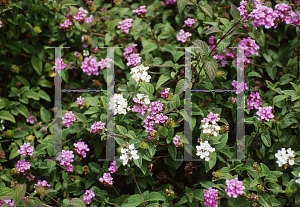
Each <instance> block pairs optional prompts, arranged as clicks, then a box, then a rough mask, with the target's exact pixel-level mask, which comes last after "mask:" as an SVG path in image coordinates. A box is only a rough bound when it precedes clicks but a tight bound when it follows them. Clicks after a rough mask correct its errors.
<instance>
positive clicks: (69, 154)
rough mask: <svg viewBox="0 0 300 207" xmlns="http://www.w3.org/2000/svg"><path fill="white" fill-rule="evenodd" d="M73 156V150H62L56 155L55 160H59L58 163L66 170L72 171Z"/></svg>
mask: <svg viewBox="0 0 300 207" xmlns="http://www.w3.org/2000/svg"><path fill="white" fill-rule="evenodd" d="M73 158H74V154H73V151H65V150H62V152H61V154H60V155H59V156H58V157H57V160H59V164H60V165H62V166H64V167H65V168H66V171H68V172H73V165H72V164H71V162H73V161H74V160H73Z"/></svg>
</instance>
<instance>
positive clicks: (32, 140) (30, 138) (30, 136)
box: [26, 135, 34, 142]
mask: <svg viewBox="0 0 300 207" xmlns="http://www.w3.org/2000/svg"><path fill="white" fill-rule="evenodd" d="M26 140H27V141H28V142H34V136H33V135H28V136H27V137H26Z"/></svg>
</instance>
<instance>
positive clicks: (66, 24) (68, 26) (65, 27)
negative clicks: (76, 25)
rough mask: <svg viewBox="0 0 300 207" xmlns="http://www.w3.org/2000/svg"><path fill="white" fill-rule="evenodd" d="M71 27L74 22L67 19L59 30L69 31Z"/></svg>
mask: <svg viewBox="0 0 300 207" xmlns="http://www.w3.org/2000/svg"><path fill="white" fill-rule="evenodd" d="M71 15H72V13H71ZM71 26H72V22H71V21H70V20H69V19H66V20H65V21H64V22H63V23H62V24H60V25H59V28H60V29H63V30H64V31H68V30H69V29H70V28H71Z"/></svg>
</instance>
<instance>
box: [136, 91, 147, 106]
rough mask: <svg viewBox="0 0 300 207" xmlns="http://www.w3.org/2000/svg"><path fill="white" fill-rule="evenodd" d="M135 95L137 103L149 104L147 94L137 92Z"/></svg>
mask: <svg viewBox="0 0 300 207" xmlns="http://www.w3.org/2000/svg"><path fill="white" fill-rule="evenodd" d="M136 97H137V99H138V103H142V104H150V99H149V96H148V95H145V94H141V93H138V94H136Z"/></svg>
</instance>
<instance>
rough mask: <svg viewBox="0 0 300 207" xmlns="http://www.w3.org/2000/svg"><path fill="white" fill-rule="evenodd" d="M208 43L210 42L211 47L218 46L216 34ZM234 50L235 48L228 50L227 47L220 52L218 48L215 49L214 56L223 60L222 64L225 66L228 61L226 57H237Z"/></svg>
mask: <svg viewBox="0 0 300 207" xmlns="http://www.w3.org/2000/svg"><path fill="white" fill-rule="evenodd" d="M208 43H209V46H208V47H209V49H211V50H213V49H214V47H215V46H216V44H217V43H216V41H215V37H214V36H211V37H210V38H209V40H208ZM234 51H235V49H234V48H232V49H231V50H229V51H228V52H227V48H225V49H224V50H223V52H222V53H221V54H219V53H218V51H217V48H215V49H214V51H213V52H214V53H216V55H214V56H213V58H214V59H217V60H222V62H221V64H222V66H223V67H225V65H226V64H227V61H226V60H225V59H227V58H229V57H230V58H235V54H234Z"/></svg>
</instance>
